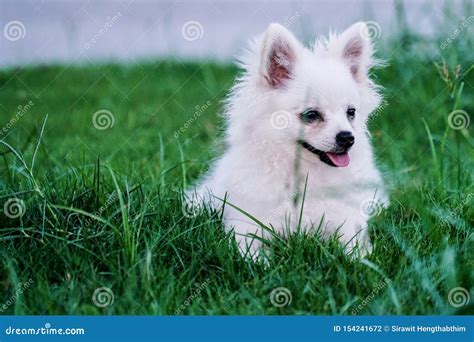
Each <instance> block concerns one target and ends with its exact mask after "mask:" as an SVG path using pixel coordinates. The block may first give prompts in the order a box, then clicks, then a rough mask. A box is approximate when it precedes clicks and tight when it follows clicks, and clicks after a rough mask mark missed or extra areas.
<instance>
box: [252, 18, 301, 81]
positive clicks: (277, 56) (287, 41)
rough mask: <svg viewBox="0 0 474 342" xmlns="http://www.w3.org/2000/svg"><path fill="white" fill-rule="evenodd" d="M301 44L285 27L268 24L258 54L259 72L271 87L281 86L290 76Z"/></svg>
mask: <svg viewBox="0 0 474 342" xmlns="http://www.w3.org/2000/svg"><path fill="white" fill-rule="evenodd" d="M300 49H301V45H300V43H299V42H298V40H296V38H295V37H294V36H293V34H291V32H290V31H288V30H287V29H286V28H284V27H283V26H281V25H280V24H270V25H269V26H268V28H267V30H266V31H265V34H264V38H263V42H262V47H261V56H260V58H261V59H260V72H261V75H262V77H263V79H264V82H266V83H267V84H268V85H269V86H270V87H271V88H275V89H276V88H282V87H283V86H284V85H285V83H286V81H288V80H289V79H290V78H291V74H292V72H293V69H294V66H295V62H296V59H297V56H298V52H299V51H300Z"/></svg>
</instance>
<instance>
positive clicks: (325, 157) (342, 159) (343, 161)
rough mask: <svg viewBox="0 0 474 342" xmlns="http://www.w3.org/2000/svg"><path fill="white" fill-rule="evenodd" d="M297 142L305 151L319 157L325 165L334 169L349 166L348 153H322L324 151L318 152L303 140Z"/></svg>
mask: <svg viewBox="0 0 474 342" xmlns="http://www.w3.org/2000/svg"><path fill="white" fill-rule="evenodd" d="M298 142H299V143H300V144H301V146H303V147H304V148H305V149H307V150H308V151H310V152H311V153H314V154H316V155H317V156H319V159H320V160H321V161H322V162H323V163H326V164H328V165H330V166H334V167H345V166H347V165H349V162H350V158H349V153H348V152H347V151H344V152H324V151H321V150H318V149H317V148H315V147H314V146H313V145H311V144H309V143H307V142H306V141H304V140H299V141H298Z"/></svg>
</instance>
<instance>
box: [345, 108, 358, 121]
mask: <svg viewBox="0 0 474 342" xmlns="http://www.w3.org/2000/svg"><path fill="white" fill-rule="evenodd" d="M355 116H356V110H355V108H352V107H349V108H347V117H348V118H349V119H353V118H354V117H355Z"/></svg>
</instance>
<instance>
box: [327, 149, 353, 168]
mask: <svg viewBox="0 0 474 342" xmlns="http://www.w3.org/2000/svg"><path fill="white" fill-rule="evenodd" d="M326 154H327V155H328V157H329V159H331V161H332V162H333V163H334V165H336V166H338V167H344V166H347V165H349V162H350V158H349V153H347V152H346V153H331V152H326Z"/></svg>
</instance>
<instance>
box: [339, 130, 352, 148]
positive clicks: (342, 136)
mask: <svg viewBox="0 0 474 342" xmlns="http://www.w3.org/2000/svg"><path fill="white" fill-rule="evenodd" d="M336 143H337V144H338V145H339V146H340V147H342V148H344V149H348V148H349V147H351V146H352V145H354V135H352V133H351V132H349V131H342V132H339V133H337V135H336Z"/></svg>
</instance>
